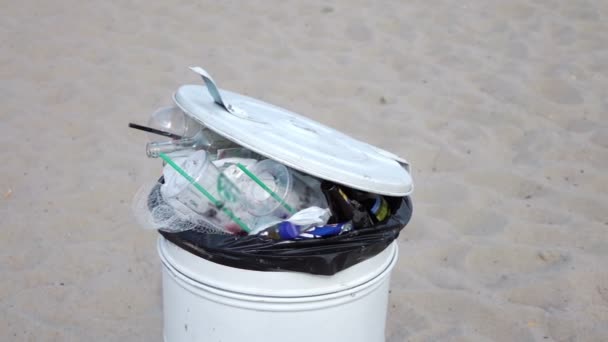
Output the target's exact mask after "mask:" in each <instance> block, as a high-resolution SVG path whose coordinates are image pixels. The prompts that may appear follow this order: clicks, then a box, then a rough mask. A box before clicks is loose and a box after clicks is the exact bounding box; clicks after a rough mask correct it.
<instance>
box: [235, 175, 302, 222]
mask: <svg viewBox="0 0 608 342" xmlns="http://www.w3.org/2000/svg"><path fill="white" fill-rule="evenodd" d="M236 165H237V166H238V167H239V169H241V171H243V172H245V174H246V175H247V176H249V178H251V179H253V181H254V182H256V183H257V184H258V185H259V186H260V187H262V189H264V190H266V192H267V193H269V194H270V196H272V198H274V199H275V200H277V202H279V203H281V205H282V206H284V207H285V209H287V210H288V211H289V212H290V213H292V214H294V213H295V212H296V211H295V210H294V209H293V208H292V207H291V206H290V205H289V204H287V203H286V202H285V201H284V200H283V199H282V198H281V197H279V195H277V194H276V193H275V192H274V191H272V190H270V188H269V187H268V186H266V184H264V182H262V180H261V179H259V178H258V177H257V176H256V175H254V174H253V173H251V171H249V170H247V168H246V167H245V165H243V164H241V163H238V164H236Z"/></svg>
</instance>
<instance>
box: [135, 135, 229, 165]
mask: <svg viewBox="0 0 608 342" xmlns="http://www.w3.org/2000/svg"><path fill="white" fill-rule="evenodd" d="M236 146H238V145H237V144H235V143H233V142H232V141H230V140H228V139H226V138H224V137H222V136H221V135H219V134H217V133H214V132H212V131H211V130H209V129H208V128H202V129H200V131H199V132H198V133H197V134H196V135H195V136H194V137H191V138H183V139H178V140H170V141H154V142H149V143H148V144H147V145H146V155H148V157H150V158H158V155H159V154H160V153H161V152H162V153H165V154H167V153H172V152H176V151H183V150H191V151H196V150H205V151H207V152H209V153H212V154H214V153H216V152H217V150H218V149H224V148H231V147H236Z"/></svg>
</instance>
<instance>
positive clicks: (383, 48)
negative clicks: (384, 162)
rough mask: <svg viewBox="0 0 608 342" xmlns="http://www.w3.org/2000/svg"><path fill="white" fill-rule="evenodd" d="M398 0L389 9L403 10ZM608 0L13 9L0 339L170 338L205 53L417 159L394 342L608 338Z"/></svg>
mask: <svg viewBox="0 0 608 342" xmlns="http://www.w3.org/2000/svg"><path fill="white" fill-rule="evenodd" d="M381 3H382V4H381ZM607 19H608V2H606V1H565V0H564V1H407V2H406V1H402V2H400V1H392V2H376V4H372V2H371V1H370V2H365V1H346V0H342V1H325V2H317V3H309V2H307V1H275V2H270V1H255V2H254V1H247V2H245V1H243V2H239V1H205V2H204V3H203V2H199V1H184V2H180V1H171V2H167V1H121V2H110V1H106V2H102V1H98V2H89V1H63V0H62V1H47V2H45V1H11V2H9V1H4V3H3V4H2V6H1V9H0V118H1V120H0V145H1V146H2V150H1V151H0V159H1V160H2V161H3V163H2V168H1V175H2V177H0V191H1V193H0V216H1V217H2V220H1V221H0V222H1V223H0V225H1V229H0V274H1V275H2V276H1V277H0V340H2V341H160V340H161V317H162V316H161V313H162V311H161V310H162V308H161V288H160V263H159V260H158V257H157V256H156V254H155V253H156V252H155V238H156V234H155V233H154V232H151V231H144V230H142V229H140V228H138V227H137V225H136V224H135V221H134V219H133V218H132V217H131V213H130V204H131V199H132V197H133V194H134V193H135V192H136V190H137V189H138V187H139V186H140V185H141V184H143V183H144V182H147V181H150V180H152V179H154V177H156V176H157V175H158V173H159V171H160V170H159V163H158V161H150V160H147V158H146V157H145V155H144V151H143V146H144V144H145V142H146V139H147V137H146V136H145V135H144V134H141V133H139V132H136V131H133V130H130V129H128V128H127V122H129V121H136V122H146V120H147V118H148V115H149V114H150V113H151V112H152V111H153V110H154V109H155V108H156V107H158V106H161V105H165V104H169V103H170V97H171V94H172V92H173V91H174V90H175V89H176V88H177V87H178V86H179V85H181V84H184V83H199V79H198V78H197V77H195V76H194V75H193V74H192V73H191V72H190V71H189V70H188V69H187V68H186V67H187V66H188V65H191V64H198V65H201V66H203V67H205V68H206V69H207V70H209V71H211V73H212V74H213V75H214V77H215V78H216V80H218V81H219V84H220V85H221V86H223V87H225V88H227V89H231V90H234V91H237V92H241V93H245V94H247V95H250V96H254V97H257V98H261V99H263V100H266V101H268V102H271V103H275V104H278V105H281V106H283V107H287V108H289V109H292V110H294V111H296V112H299V113H302V114H305V115H307V116H309V117H311V118H313V119H316V120H319V121H321V122H324V123H326V124H328V125H331V126H333V127H336V128H339V129H341V130H343V131H345V132H347V133H349V134H351V135H353V136H355V137H358V138H361V139H363V140H366V141H368V142H370V143H373V144H376V145H378V146H381V147H383V148H385V149H388V150H391V151H393V152H395V153H397V154H399V155H402V156H404V157H406V158H407V159H409V160H410V161H411V163H412V165H413V167H414V177H415V183H416V193H415V196H414V205H415V209H416V210H415V215H414V218H413V220H412V222H411V224H410V225H408V227H407V228H406V229H405V230H404V232H403V234H402V236H401V237H400V239H399V245H400V249H401V252H400V253H401V258H400V261H399V263H398V266H397V268H396V270H395V272H394V276H393V279H392V294H391V299H390V309H389V310H390V311H389V319H388V323H387V340H388V341H391V342H397V341H605V340H606V339H608V266H607V264H608V195H607V194H608V176H607V174H606V170H607V169H608V114H607V113H608V35H607V34H606V32H608V24H607V23H608V21H607Z"/></svg>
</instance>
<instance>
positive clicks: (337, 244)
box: [148, 180, 412, 275]
mask: <svg viewBox="0 0 608 342" xmlns="http://www.w3.org/2000/svg"><path fill="white" fill-rule="evenodd" d="M161 181H162V180H161ZM159 185H160V184H159ZM159 187H160V186H157V187H156V188H155V189H154V190H153V191H152V192H151V193H150V196H149V201H148V205H149V206H151V207H153V206H154V205H157V204H158V203H159V201H162V200H163V199H162V196H161V195H160V191H158V189H159ZM386 199H387V201H388V202H389V204H390V206H391V212H392V215H391V217H390V218H389V219H388V220H387V221H385V222H383V223H381V224H377V225H375V226H373V227H370V228H365V229H356V230H352V231H350V232H348V233H345V234H342V235H338V236H334V237H329V238H324V239H311V240H298V241H276V240H272V239H269V238H266V237H262V236H258V235H247V236H236V235H228V234H218V233H209V232H201V231H197V230H196V229H194V230H188V231H182V232H167V231H163V230H162V229H161V230H159V232H160V234H161V235H162V236H164V237H165V238H166V239H167V240H169V241H171V242H172V243H174V244H175V245H177V246H179V247H181V248H183V249H184V250H186V251H188V252H190V253H192V254H194V255H197V256H199V257H201V258H204V259H206V260H209V261H212V262H215V263H218V264H221V265H225V266H229V267H236V268H241V269H247V270H255V271H294V272H305V273H310V274H318V275H333V274H336V273H338V272H340V271H342V270H344V269H346V268H348V267H350V266H353V265H356V264H358V263H360V262H362V261H364V260H367V259H369V258H371V257H373V256H375V255H377V254H379V253H380V252H382V251H383V250H384V249H385V248H386V247H388V246H389V245H390V244H391V243H392V242H393V241H394V240H395V239H397V237H398V236H399V232H400V231H401V229H403V228H404V227H405V225H406V224H407V223H408V222H409V220H410V218H411V216H412V202H411V199H410V198H409V197H386Z"/></svg>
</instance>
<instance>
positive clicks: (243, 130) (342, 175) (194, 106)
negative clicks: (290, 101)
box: [174, 67, 413, 196]
mask: <svg viewBox="0 0 608 342" xmlns="http://www.w3.org/2000/svg"><path fill="white" fill-rule="evenodd" d="M191 69H192V70H193V71H195V72H196V73H197V74H199V75H201V76H202V77H203V80H204V81H205V85H206V86H201V85H184V86H181V87H180V88H179V89H178V90H177V92H176V93H175V95H174V101H175V103H176V104H177V105H178V106H179V107H180V108H181V109H182V110H183V111H184V112H185V113H187V114H188V115H191V116H192V117H193V118H195V119H196V120H198V121H200V122H201V123H202V124H203V125H205V126H207V127H209V128H210V129H211V130H213V131H215V132H217V133H218V134H220V135H222V136H224V137H226V138H227V139H230V140H232V141H234V142H236V143H237V144H239V145H241V146H243V147H246V148H248V149H250V150H252V151H254V152H257V153H259V154H261V155H263V156H266V157H268V158H271V159H274V160H276V161H278V162H280V163H283V164H285V165H287V166H290V167H292V168H294V169H296V170H300V171H302V172H304V173H308V174H310V175H313V176H316V177H319V178H322V179H326V180H330V181H333V182H336V183H339V184H344V185H346V186H349V187H352V188H355V189H359V190H363V191H367V192H372V193H377V194H381V195H388V196H405V195H409V194H410V193H411V192H412V190H413V184H412V177H411V175H410V173H409V165H408V164H407V161H405V160H404V159H401V158H399V157H398V156H396V155H394V154H392V153H390V152H388V151H385V150H382V149H380V148H377V147H374V146H372V145H369V144H367V143H364V142H361V141H359V140H356V139H354V138H352V137H350V136H348V135H346V134H344V133H341V132H339V131H337V130H335V129H333V128H330V127H327V126H325V125H323V124H321V123H318V122H316V121H313V120H310V119H308V118H306V117H304V116H301V115H298V114H296V113H293V112H291V111H288V110H286V109H283V108H280V107H277V106H274V105H271V104H268V103H265V102H262V101H259V100H256V99H253V98H250V97H247V96H244V95H240V94H237V93H233V92H230V91H226V90H222V91H221V93H220V91H219V90H218V89H217V87H216V86H215V83H214V81H213V79H212V78H211V77H210V76H209V74H207V72H205V70H203V69H202V68H200V67H193V68H191Z"/></svg>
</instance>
